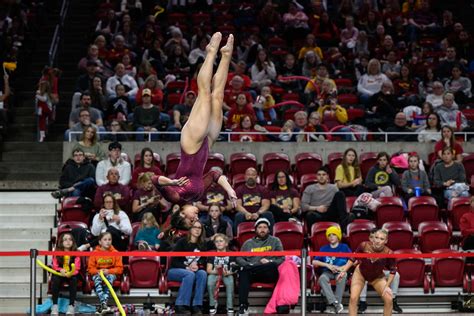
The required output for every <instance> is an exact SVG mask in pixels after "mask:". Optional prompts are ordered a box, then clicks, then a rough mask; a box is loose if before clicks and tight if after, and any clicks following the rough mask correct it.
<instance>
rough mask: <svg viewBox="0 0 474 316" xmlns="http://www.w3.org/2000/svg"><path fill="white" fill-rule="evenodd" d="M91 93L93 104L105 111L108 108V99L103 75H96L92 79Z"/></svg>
mask: <svg viewBox="0 0 474 316" xmlns="http://www.w3.org/2000/svg"><path fill="white" fill-rule="evenodd" d="M89 93H90V95H91V106H92V107H94V108H96V109H98V110H99V111H101V112H102V113H104V112H105V111H106V110H107V99H106V98H105V94H104V87H103V86H102V78H101V77H99V76H95V77H94V78H93V79H92V87H91V89H90V91H89Z"/></svg>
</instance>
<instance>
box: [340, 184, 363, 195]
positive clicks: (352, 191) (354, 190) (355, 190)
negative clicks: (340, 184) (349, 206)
mask: <svg viewBox="0 0 474 316" xmlns="http://www.w3.org/2000/svg"><path fill="white" fill-rule="evenodd" d="M339 190H341V191H342V192H344V195H345V196H359V195H361V194H362V193H364V192H365V189H364V186H363V185H360V184H359V185H356V186H355V187H347V188H344V189H339Z"/></svg>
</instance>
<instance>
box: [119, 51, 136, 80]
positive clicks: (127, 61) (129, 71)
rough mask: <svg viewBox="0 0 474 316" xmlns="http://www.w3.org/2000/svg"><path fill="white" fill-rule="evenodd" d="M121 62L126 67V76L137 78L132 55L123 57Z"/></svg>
mask: <svg viewBox="0 0 474 316" xmlns="http://www.w3.org/2000/svg"><path fill="white" fill-rule="evenodd" d="M120 62H121V63H122V64H123V66H124V67H125V74H126V75H129V76H130V77H133V78H135V76H136V75H137V67H135V66H134V65H133V63H132V57H131V56H130V54H125V55H123V56H122V58H121V59H120Z"/></svg>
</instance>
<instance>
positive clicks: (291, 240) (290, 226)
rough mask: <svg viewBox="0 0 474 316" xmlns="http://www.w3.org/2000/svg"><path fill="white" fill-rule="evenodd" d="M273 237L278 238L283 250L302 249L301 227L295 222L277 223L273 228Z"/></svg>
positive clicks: (302, 235)
mask: <svg viewBox="0 0 474 316" xmlns="http://www.w3.org/2000/svg"><path fill="white" fill-rule="evenodd" d="M273 236H275V237H278V238H280V240H281V243H282V244H283V249H284V250H300V249H301V248H303V243H304V234H303V226H302V225H301V224H299V223H295V222H278V223H275V225H274V226H273Z"/></svg>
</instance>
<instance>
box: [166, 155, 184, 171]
mask: <svg viewBox="0 0 474 316" xmlns="http://www.w3.org/2000/svg"><path fill="white" fill-rule="evenodd" d="M180 160H181V153H170V154H168V155H167V156H166V175H167V176H170V175H174V174H175V173H176V170H178V165H179V161H180Z"/></svg>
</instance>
